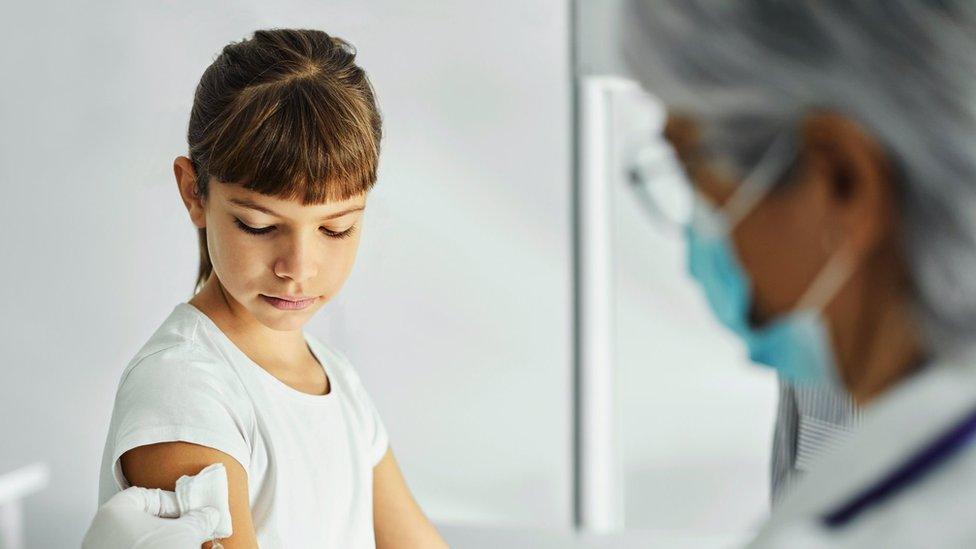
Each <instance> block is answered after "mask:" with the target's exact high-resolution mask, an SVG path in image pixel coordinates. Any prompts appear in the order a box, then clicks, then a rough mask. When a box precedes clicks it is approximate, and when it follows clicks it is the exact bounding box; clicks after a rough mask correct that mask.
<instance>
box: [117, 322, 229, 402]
mask: <svg viewBox="0 0 976 549" xmlns="http://www.w3.org/2000/svg"><path fill="white" fill-rule="evenodd" d="M134 373H136V374H137V375H135V376H133V374H134ZM236 377H237V376H236V375H235V372H234V370H233V369H232V368H230V367H229V364H228V361H227V359H226V358H225V357H224V354H223V353H221V351H220V349H219V348H218V347H217V345H216V344H215V342H214V341H213V339H212V338H210V337H208V336H207V334H206V332H205V330H204V326H203V323H202V321H201V319H200V318H199V315H198V314H195V311H194V310H193V306H192V305H189V304H187V303H180V304H179V305H177V306H176V307H175V308H174V309H173V311H172V312H171V313H170V314H169V316H168V317H167V318H166V320H164V321H163V323H162V324H161V325H160V326H159V328H157V329H156V331H155V332H154V333H153V334H152V336H150V337H149V339H148V340H147V341H146V343H145V344H143V346H142V347H141V348H140V349H139V351H138V352H136V354H135V356H133V357H132V359H131V360H130V361H129V364H128V365H127V366H126V368H125V370H124V371H123V373H122V378H121V380H120V381H119V387H120V388H121V387H122V386H124V385H126V384H127V383H131V382H134V381H136V378H141V379H143V380H145V381H149V382H151V383H158V384H162V385H168V384H173V383H179V384H180V385H183V386H186V385H187V380H188V379H193V378H196V379H197V380H198V381H202V380H206V379H210V380H212V381H213V382H217V383H221V382H222V383H224V384H227V385H228V386H232V385H233V384H235V383H239V380H237V379H236Z"/></svg>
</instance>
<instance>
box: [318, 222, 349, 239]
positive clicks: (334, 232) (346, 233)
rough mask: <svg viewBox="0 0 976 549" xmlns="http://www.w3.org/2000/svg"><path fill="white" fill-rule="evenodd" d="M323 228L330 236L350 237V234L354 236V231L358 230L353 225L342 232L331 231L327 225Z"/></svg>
mask: <svg viewBox="0 0 976 549" xmlns="http://www.w3.org/2000/svg"><path fill="white" fill-rule="evenodd" d="M321 230H322V232H323V233H325V235H326V236H328V237H329V238H349V237H350V236H352V233H353V231H355V230H356V226H355V225H353V226H352V227H349V228H348V229H346V230H344V231H342V232H336V231H330V230H329V229H326V228H325V227H322V229H321Z"/></svg>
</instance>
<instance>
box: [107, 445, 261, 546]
mask: <svg viewBox="0 0 976 549" xmlns="http://www.w3.org/2000/svg"><path fill="white" fill-rule="evenodd" d="M121 461H122V474H124V475H125V478H126V480H128V481H129V484H131V485H133V486H141V487H143V488H160V489H163V490H170V491H172V490H174V489H175V488H176V480H177V479H179V478H180V477H181V476H183V475H195V474H197V473H199V472H200V471H201V470H202V469H203V468H204V467H206V466H208V465H211V464H213V463H218V462H219V463H223V464H224V467H225V468H226V469H227V494H228V499H229V504H230V516H231V522H232V526H233V529H234V534H233V535H232V536H231V537H229V538H225V539H223V540H221V543H222V544H223V545H224V547H226V548H227V549H254V548H256V547H257V546H258V542H257V536H256V534H255V533H254V524H253V523H252V521H251V507H250V503H249V500H248V489H247V472H246V471H245V470H244V467H243V466H241V464H240V462H239V461H237V460H236V459H234V458H232V457H231V456H229V455H228V454H225V453H224V452H221V451H219V450H214V449H213V448H208V447H206V446H200V445H197V444H191V443H189V442H163V443H159V444H150V445H147V446H140V447H138V448H133V449H132V450H129V451H128V452H126V453H124V454H122V458H121ZM203 547H204V548H207V549H209V547H210V543H209V542H207V543H205V544H204V545H203Z"/></svg>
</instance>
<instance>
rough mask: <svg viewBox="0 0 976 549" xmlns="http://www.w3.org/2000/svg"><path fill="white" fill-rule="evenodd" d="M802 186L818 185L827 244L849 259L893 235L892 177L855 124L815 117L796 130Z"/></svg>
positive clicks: (875, 145)
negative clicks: (841, 247) (840, 249)
mask: <svg viewBox="0 0 976 549" xmlns="http://www.w3.org/2000/svg"><path fill="white" fill-rule="evenodd" d="M800 133H801V139H800V154H801V158H802V159H803V165H804V168H805V169H804V170H802V177H803V178H804V179H807V178H809V179H807V180H806V181H805V183H811V184H815V185H821V186H822V188H821V189H820V190H821V191H822V193H823V194H822V196H823V197H824V198H825V204H826V212H825V215H826V219H825V220H824V221H825V223H824V230H825V231H826V233H825V234H824V235H823V236H824V240H825V242H827V243H828V244H831V243H833V244H836V245H840V244H843V245H844V246H845V247H846V248H847V249H848V251H849V252H851V253H852V254H854V256H855V259H860V258H862V257H864V256H866V255H870V254H872V253H873V252H875V251H876V250H877V249H878V248H879V247H880V246H883V245H884V244H885V242H886V241H888V239H889V238H890V237H891V236H892V235H893V233H894V230H895V226H896V222H895V217H896V200H895V198H896V197H895V185H894V174H893V170H892V169H891V165H890V162H889V160H888V157H887V155H886V153H885V151H884V149H883V148H882V147H881V145H880V143H879V142H878V141H877V140H876V139H875V138H874V137H873V136H872V135H871V133H870V132H868V131H867V130H866V129H865V128H864V127H863V126H861V125H860V124H858V123H857V122H855V121H853V120H851V119H850V118H847V117H845V116H843V115H841V114H838V113H835V112H816V113H811V114H809V115H808V116H806V117H805V118H804V119H803V121H802V122H801V125H800Z"/></svg>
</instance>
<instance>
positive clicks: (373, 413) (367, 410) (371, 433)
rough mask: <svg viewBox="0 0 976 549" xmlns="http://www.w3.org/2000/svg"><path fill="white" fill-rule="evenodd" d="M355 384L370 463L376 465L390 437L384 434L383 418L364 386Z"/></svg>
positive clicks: (388, 444)
mask: <svg viewBox="0 0 976 549" xmlns="http://www.w3.org/2000/svg"><path fill="white" fill-rule="evenodd" d="M356 381H357V382H358V381H359V379H358V378H357V379H356ZM356 386H357V387H358V389H359V391H358V392H359V396H358V399H357V400H358V403H357V404H358V405H359V407H360V408H361V409H362V416H363V418H365V424H366V425H365V428H366V439H367V440H369V446H370V464H371V465H372V466H373V467H376V465H377V464H379V462H380V460H382V459H383V456H384V455H386V450H387V448H388V447H389V446H390V439H389V436H388V435H387V434H386V427H385V426H384V425H383V420H382V419H380V412H379V410H377V409H376V406H375V405H373V400H372V399H370V398H369V394H367V393H366V388H365V387H363V385H362V383H357V384H356Z"/></svg>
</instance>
